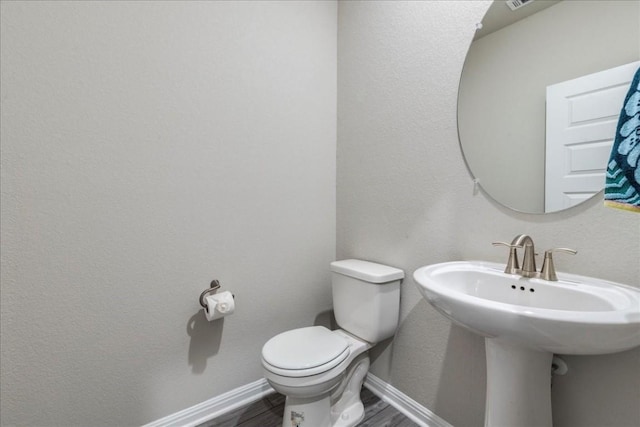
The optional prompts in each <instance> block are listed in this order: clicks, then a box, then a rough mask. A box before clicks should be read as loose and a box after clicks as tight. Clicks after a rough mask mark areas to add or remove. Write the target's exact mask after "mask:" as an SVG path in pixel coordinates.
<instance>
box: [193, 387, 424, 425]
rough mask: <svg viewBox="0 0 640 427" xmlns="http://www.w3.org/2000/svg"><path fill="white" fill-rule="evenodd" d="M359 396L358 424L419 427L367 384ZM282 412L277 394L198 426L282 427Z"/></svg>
mask: <svg viewBox="0 0 640 427" xmlns="http://www.w3.org/2000/svg"><path fill="white" fill-rule="evenodd" d="M360 397H361V398H362V403H363V404H364V411H365V414H364V420H362V422H361V423H360V424H358V427H418V424H416V423H414V422H413V421H411V420H410V419H408V418H407V417H406V416H404V415H403V414H401V413H400V412H398V410H397V409H396V408H394V407H393V406H391V405H389V404H388V403H386V402H384V401H382V400H380V398H379V397H378V396H376V395H375V394H373V393H371V392H370V391H369V390H367V389H366V388H364V387H363V388H362V392H361V393H360ZM283 412H284V396H283V395H281V394H277V393H274V394H271V395H269V396H266V397H264V398H263V399H261V400H259V401H257V402H254V403H252V404H250V405H247V406H244V407H242V408H239V409H236V410H235V411H232V412H229V413H228V414H224V415H222V416H220V417H218V418H216V419H214V420H211V421H207V422H206V423H204V424H200V425H199V426H198V427H280V426H282V413H283ZM309 427H312V426H309Z"/></svg>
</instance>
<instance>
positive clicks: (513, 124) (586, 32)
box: [458, 0, 640, 212]
mask: <svg viewBox="0 0 640 427" xmlns="http://www.w3.org/2000/svg"><path fill="white" fill-rule="evenodd" d="M498 6H500V7H503V8H505V9H506V8H507V6H506V5H505V4H504V2H500V3H498ZM639 10H640V2H638V1H626V0H623V1H611V0H609V1H591V0H589V1H575V0H570V1H561V2H559V3H557V4H556V5H554V6H552V7H550V8H548V9H545V10H543V11H541V12H539V13H536V14H534V15H532V16H530V17H528V18H526V19H523V20H521V21H518V22H517V23H515V24H513V25H510V26H508V27H505V28H503V29H502V30H499V31H496V32H494V33H491V34H489V35H487V36H485V37H482V38H481V39H479V40H476V41H475V42H474V43H473V44H472V45H471V48H470V49H469V54H468V55H467V59H466V61H465V65H464V70H463V74H462V79H461V85H460V98H459V103H460V108H459V111H458V117H459V120H460V121H459V129H460V138H461V140H462V141H463V145H464V152H465V157H466V159H467V162H468V163H469V164H470V165H471V170H472V172H473V174H474V176H476V177H478V178H480V183H481V185H482V186H483V188H485V189H486V190H487V192H488V193H489V194H490V195H491V196H492V197H494V198H495V199H496V200H498V201H501V202H503V203H504V204H505V205H507V206H510V207H513V208H515V209H516V210H519V211H522V212H544V173H545V144H544V141H545V130H546V126H545V95H546V88H547V86H548V85H551V84H555V83H560V82H563V81H566V80H570V79H574V78H577V77H581V76H584V75H587V74H591V73H595V72H598V71H603V70H606V69H608V68H613V67H617V66H619V65H623V64H627V63H629V62H633V61H637V60H638V59H640V25H638V14H639V13H640V12H639ZM491 153H500V154H499V155H491ZM497 164H499V167H496V165H497ZM603 184H604V181H603Z"/></svg>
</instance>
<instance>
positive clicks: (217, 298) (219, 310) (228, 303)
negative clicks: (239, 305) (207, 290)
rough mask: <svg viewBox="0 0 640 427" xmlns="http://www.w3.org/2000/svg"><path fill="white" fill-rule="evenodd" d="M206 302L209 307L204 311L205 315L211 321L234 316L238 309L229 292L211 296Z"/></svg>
mask: <svg viewBox="0 0 640 427" xmlns="http://www.w3.org/2000/svg"><path fill="white" fill-rule="evenodd" d="M204 300H205V301H206V302H207V307H208V308H205V309H204V314H205V316H206V317H207V320H209V321H211V320H216V319H220V318H221V317H224V316H228V315H230V314H233V311H234V310H235V309H236V305H235V301H234V300H233V294H232V293H231V292H229V291H224V292H220V293H218V294H213V295H209V296H207V297H206V298H205V299H204Z"/></svg>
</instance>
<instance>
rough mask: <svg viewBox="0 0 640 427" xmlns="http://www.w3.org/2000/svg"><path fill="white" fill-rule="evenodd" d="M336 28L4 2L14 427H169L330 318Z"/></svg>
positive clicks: (166, 9)
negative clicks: (212, 318)
mask: <svg viewBox="0 0 640 427" xmlns="http://www.w3.org/2000/svg"><path fill="white" fill-rule="evenodd" d="M336 13H337V6H336V4H335V3H334V2H325V1H319V2H307V1H303V2H161V1H155V2H57V1H56V2H30V1H26V2H4V1H3V2H2V13H1V15H2V27H1V31H2V33H1V43H2V45H1V54H2V57H1V64H2V65H1V66H2V69H1V78H2V81H1V94H2V95H1V96H2V117H1V119H2V129H1V138H2V212H1V219H2V290H1V294H2V306H1V315H2V319H1V325H2V326H1V327H2V333H1V335H2V342H1V348H2V355H1V364H2V377H1V380H0V383H1V387H2V388H1V393H2V399H1V405H2V406H1V411H0V412H1V414H2V418H1V423H2V425H16V424H17V425H25V426H33V425H41V426H45V425H46V426H54V425H59V426H71V425H77V426H90V425H106V426H115V425H140V424H143V423H146V422H149V421H152V420H155V419H158V418H160V417H162V416H165V415H167V414H171V413H173V412H176V411H178V410H182V409H184V408H186V407H189V406H191V405H194V404H196V403H199V402H201V401H204V400H206V399H209V398H211V397H213V396H216V395H218V394H221V393H223V392H226V391H228V390H231V389H233V388H235V387H238V386H240V385H244V384H247V383H249V382H251V381H255V380H257V379H259V378H260V377H261V370H260V359H259V357H260V348H261V347H262V345H263V343H264V342H265V341H266V340H267V339H268V338H270V337H271V336H273V335H274V334H276V333H278V332H281V331H283V330H286V329H290V328H293V327H297V326H305V325H311V324H313V323H314V322H315V321H316V316H318V315H319V314H321V313H322V312H324V311H326V310H329V309H330V307H331V298H330V296H331V294H330V282H329V281H330V276H329V270H328V264H329V262H330V261H332V260H333V259H335V145H336V144H335V139H336V137H335V129H336V122H335V121H336V33H337V30H336V25H337V24H336V22H337V18H336ZM214 277H216V278H218V279H220V280H221V281H222V283H223V285H224V286H225V287H226V288H228V289H230V290H232V291H233V292H234V293H235V295H236V301H237V311H236V313H235V314H234V315H233V316H232V317H229V318H226V319H224V321H218V322H215V323H208V322H206V321H205V320H204V316H203V315H202V311H200V310H199V309H200V306H199V305H198V303H197V297H198V295H199V293H200V292H201V291H202V290H203V289H205V288H206V287H207V286H208V283H209V281H210V280H211V279H212V278H214ZM320 317H322V316H320Z"/></svg>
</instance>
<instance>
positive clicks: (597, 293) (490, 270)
mask: <svg viewBox="0 0 640 427" xmlns="http://www.w3.org/2000/svg"><path fill="white" fill-rule="evenodd" d="M503 270H504V266H503V265H500V264H495V263H489V262H480V261H469V262H467V261H462V262H448V263H443V264H435V265H430V266H426V267H422V268H420V269H418V270H416V272H415V273H414V275H413V277H414V278H415V280H416V282H417V283H418V284H419V286H418V288H419V289H420V292H421V293H422V295H423V296H424V297H425V298H426V299H427V300H428V301H429V302H430V303H431V304H432V305H433V306H434V307H435V308H436V309H437V310H438V311H439V312H440V313H442V314H444V315H445V316H446V317H448V318H449V319H451V320H453V321H454V322H456V323H458V324H460V325H462V326H464V327H466V328H468V329H470V330H472V331H474V332H476V333H478V334H480V335H482V336H485V337H488V338H504V339H508V340H512V341H515V342H518V343H520V344H522V345H525V346H529V347H532V348H534V349H539V350H546V351H550V352H553V353H562V354H603V353H614V352H618V351H623V350H628V349H631V348H634V347H637V346H639V345H640V289H638V288H633V287H630V286H625V285H621V284H618V283H614V282H608V281H605V280H599V279H592V278H589V277H583V276H578V275H574V274H563V273H559V274H558V281H557V282H549V281H546V280H542V279H527V278H523V277H521V276H516V275H511V274H505V273H504V272H503Z"/></svg>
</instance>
